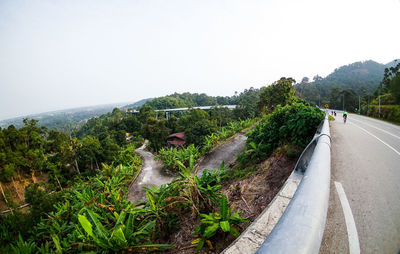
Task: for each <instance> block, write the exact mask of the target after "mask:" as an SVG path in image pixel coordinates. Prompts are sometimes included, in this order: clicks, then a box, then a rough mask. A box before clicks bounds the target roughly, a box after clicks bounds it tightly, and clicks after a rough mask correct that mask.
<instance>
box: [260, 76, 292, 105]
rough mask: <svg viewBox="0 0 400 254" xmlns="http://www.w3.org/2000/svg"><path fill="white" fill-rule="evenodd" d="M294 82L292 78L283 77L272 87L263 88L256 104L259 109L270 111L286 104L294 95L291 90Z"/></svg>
mask: <svg viewBox="0 0 400 254" xmlns="http://www.w3.org/2000/svg"><path fill="white" fill-rule="evenodd" d="M295 82H296V81H295V80H294V79H292V78H284V77H283V78H281V79H280V80H278V81H276V82H275V83H273V84H272V85H270V86H267V87H263V88H262V89H261V92H260V100H259V102H258V106H259V109H260V110H261V111H264V110H267V111H271V110H273V109H274V108H275V107H276V106H277V105H279V104H280V105H282V106H284V105H286V104H288V103H289V102H290V101H291V100H292V99H293V96H294V93H295V90H294V88H293V84H294V83H295Z"/></svg>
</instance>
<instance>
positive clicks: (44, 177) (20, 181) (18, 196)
mask: <svg viewBox="0 0 400 254" xmlns="http://www.w3.org/2000/svg"><path fill="white" fill-rule="evenodd" d="M39 182H45V183H47V182H48V174H47V173H43V172H37V173H35V174H33V175H29V174H24V175H18V176H16V177H14V178H13V179H12V180H11V181H10V182H6V183H3V182H0V184H1V187H2V188H3V191H4V193H5V194H6V195H8V197H9V198H11V199H12V201H13V202H14V203H15V204H17V205H22V204H25V187H26V186H28V185H29V184H30V183H39ZM7 209H8V206H7V204H6V202H5V200H4V196H3V194H2V193H1V192H0V211H3V210H7Z"/></svg>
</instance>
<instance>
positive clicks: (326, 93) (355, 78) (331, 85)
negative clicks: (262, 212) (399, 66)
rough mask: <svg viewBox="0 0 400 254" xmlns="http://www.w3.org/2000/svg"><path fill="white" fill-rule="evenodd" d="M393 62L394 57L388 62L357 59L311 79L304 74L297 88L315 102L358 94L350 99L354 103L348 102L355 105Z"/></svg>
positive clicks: (375, 85) (311, 101) (337, 102)
mask: <svg viewBox="0 0 400 254" xmlns="http://www.w3.org/2000/svg"><path fill="white" fill-rule="evenodd" d="M394 65H395V61H392V62H390V63H387V64H381V63H377V62H375V61H372V60H368V61H364V62H355V63H352V64H349V65H344V66H341V67H339V68H336V69H335V70H334V71H333V72H332V73H331V74H329V75H328V76H326V77H325V78H322V77H320V76H318V75H316V76H315V77H314V78H313V80H312V82H309V81H308V79H307V78H303V80H302V81H301V82H300V83H298V84H296V85H295V89H296V92H297V93H298V94H299V96H300V97H302V98H304V99H306V100H307V101H309V102H310V103H311V104H312V105H323V104H329V105H336V104H339V103H340V102H339V96H341V94H343V93H346V94H347V95H348V96H351V97H354V98H355V97H357V101H356V103H355V101H351V102H350V101H349V103H351V104H354V105H349V106H350V108H355V107H356V106H358V96H362V97H363V96H367V95H368V94H372V93H373V92H374V91H375V90H376V89H377V88H378V86H379V84H380V83H381V81H382V78H383V73H384V71H385V68H389V67H392V66H394ZM354 98H353V99H354ZM356 104H357V105H356Z"/></svg>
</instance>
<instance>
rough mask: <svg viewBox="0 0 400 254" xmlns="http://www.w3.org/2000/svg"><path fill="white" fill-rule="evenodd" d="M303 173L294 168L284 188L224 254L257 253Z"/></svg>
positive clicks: (290, 197)
mask: <svg viewBox="0 0 400 254" xmlns="http://www.w3.org/2000/svg"><path fill="white" fill-rule="evenodd" d="M302 178H303V174H301V173H298V172H297V171H295V170H293V172H292V174H291V175H290V176H289V178H288V179H287V180H286V182H285V184H284V185H283V187H282V189H281V190H280V191H279V192H278V194H277V195H276V196H275V197H274V199H273V200H272V201H271V203H270V204H269V205H268V207H267V208H266V209H264V211H263V212H262V213H261V214H260V215H259V216H258V217H257V219H256V220H255V221H254V222H253V223H252V224H251V225H250V226H249V227H248V228H247V229H246V230H245V231H244V232H243V233H242V234H241V235H240V236H239V237H238V238H237V239H236V240H235V241H234V242H233V243H231V245H230V246H229V247H227V248H226V249H225V250H224V251H223V252H221V253H224V254H240V253H255V252H256V251H257V250H258V249H259V248H260V246H261V245H262V243H263V242H264V241H265V238H267V236H268V235H269V233H271V231H272V229H273V228H274V227H275V225H276V223H277V222H278V221H279V219H280V218H281V216H282V214H283V213H284V211H285V210H286V207H287V206H288V204H289V202H290V200H291V199H292V197H293V195H294V193H295V192H296V190H297V187H298V185H299V184H300V182H301V179H302Z"/></svg>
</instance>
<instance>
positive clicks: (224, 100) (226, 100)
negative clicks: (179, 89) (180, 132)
mask: <svg viewBox="0 0 400 254" xmlns="http://www.w3.org/2000/svg"><path fill="white" fill-rule="evenodd" d="M235 98H237V96H236V97H235V96H232V97H229V96H217V97H214V96H209V95H207V94H205V93H201V94H198V93H174V94H171V95H167V96H163V97H158V98H155V99H153V100H151V101H147V102H146V104H145V105H147V106H150V107H152V108H154V109H165V108H181V107H197V106H212V105H228V104H234V103H235V102H236V100H235Z"/></svg>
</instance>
